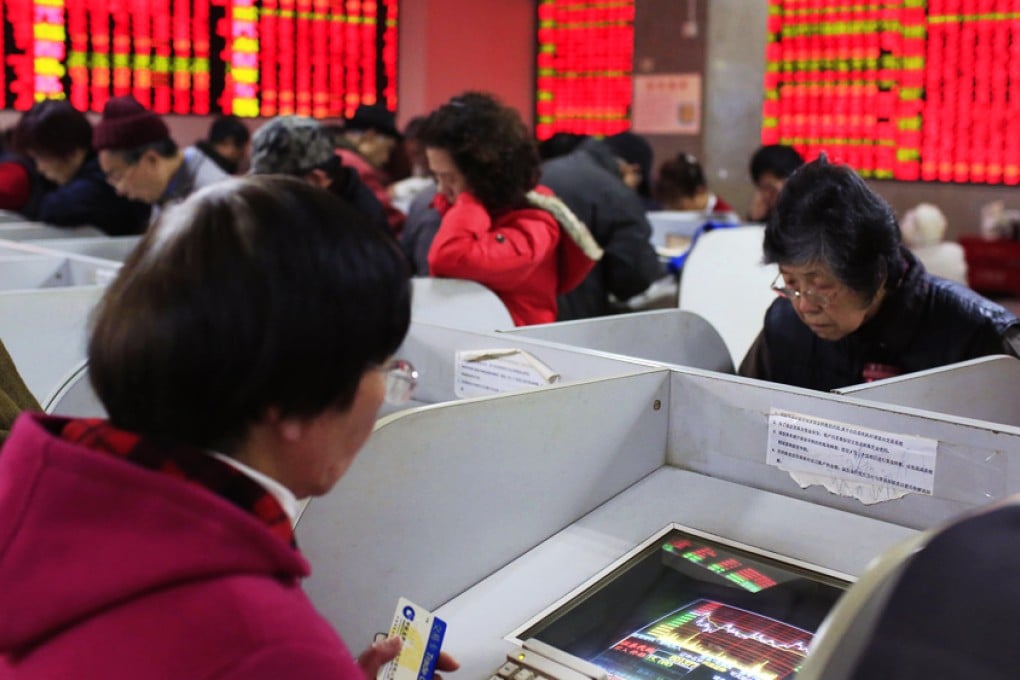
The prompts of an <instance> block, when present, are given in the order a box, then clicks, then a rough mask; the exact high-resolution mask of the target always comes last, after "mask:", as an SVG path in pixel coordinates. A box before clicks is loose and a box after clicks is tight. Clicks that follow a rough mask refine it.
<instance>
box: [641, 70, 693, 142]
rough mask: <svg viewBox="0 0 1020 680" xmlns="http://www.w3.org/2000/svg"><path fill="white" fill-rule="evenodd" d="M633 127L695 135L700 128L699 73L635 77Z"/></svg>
mask: <svg viewBox="0 0 1020 680" xmlns="http://www.w3.org/2000/svg"><path fill="white" fill-rule="evenodd" d="M632 127H633V128H634V132H637V133H640V134H687V135H696V134H698V132H699V131H700V130H701V75H700V74H698V73H664V74H658V75H648V76H634V104H633V125H632Z"/></svg>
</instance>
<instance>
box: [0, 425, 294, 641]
mask: <svg viewBox="0 0 1020 680" xmlns="http://www.w3.org/2000/svg"><path fill="white" fill-rule="evenodd" d="M64 422H65V421H64V419H61V418H54V417H50V416H45V415H40V414H32V415H22V416H21V417H20V418H19V420H18V421H17V423H16V424H15V426H14V428H13V430H12V432H11V436H10V438H9V439H8V440H7V443H6V444H5V446H4V448H3V450H2V451H0V611H2V612H4V615H3V616H0V653H5V652H10V651H12V650H17V649H19V648H22V647H25V646H29V645H32V644H33V642H35V641H38V640H41V639H42V638H45V637H47V636H48V635H50V634H52V633H53V632H55V631H57V630H59V629H62V628H64V627H66V626H68V625H70V624H73V623H74V622H76V621H78V620H81V619H85V618H88V617H90V616H91V615H94V614H95V613H97V612H99V611H101V610H103V609H105V608H107V607H109V606H111V605H115V604H117V603H119V602H122V601H127V600H131V599H133V598H135V597H138V596H140V595H142V594H144V593H146V592H150V591H153V590H157V589H159V588H162V587H167V586H173V585H175V584H181V583H187V582H197V581H202V580H205V579H209V578H215V577H218V576H223V575H228V574H270V575H275V576H276V577H278V578H281V579H284V580H288V579H289V580H295V579H298V578H301V577H304V576H306V575H307V574H308V564H307V562H306V561H305V560H304V558H303V557H302V556H301V555H300V553H298V552H297V551H296V550H294V549H293V548H292V547H291V546H290V545H288V544H286V543H284V542H283V541H267V540H266V530H265V527H264V525H263V524H262V523H261V522H260V521H259V520H258V519H257V518H256V517H254V516H252V515H250V514H248V513H246V512H245V511H244V510H242V509H240V508H238V507H236V506H234V505H233V504H231V503H230V502H229V501H227V500H225V499H222V498H220V497H218V496H216V495H215V494H213V493H212V492H210V491H208V490H206V489H204V488H202V487H200V486H198V485H195V484H189V483H182V482H181V481H180V480H178V479H175V478H173V477H170V476H168V475H165V474H163V473H159V472H153V471H150V470H147V469H144V468H141V467H139V466H136V465H134V464H132V463H130V462H127V461H124V460H120V459H118V458H116V457H114V456H112V455H108V454H105V453H102V452H95V451H92V450H89V449H87V448H84V447H82V446H79V445H77V444H74V443H71V442H67V441H64V440H61V439H60V438H59V437H58V436H56V435H55V434H54V433H55V432H59V431H60V428H61V426H62V425H63V423H64ZM129 509H130V510H129ZM214 517H215V519H213V518H214Z"/></svg>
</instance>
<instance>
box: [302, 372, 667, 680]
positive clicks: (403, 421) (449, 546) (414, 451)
mask: <svg viewBox="0 0 1020 680" xmlns="http://www.w3.org/2000/svg"><path fill="white" fill-rule="evenodd" d="M668 386H669V375H668V373H667V372H666V371H663V370H655V371H650V372H646V373H643V374H638V375H630V376H620V377H615V378H605V379H599V380H593V381H588V382H584V383H577V384H570V385H556V386H551V387H547V388H541V389H537V390H534V391H531V392H526V393H515V394H508V395H503V396H497V397H485V398H480V399H470V400H464V401H460V402H455V403H447V404H438V405H435V406H429V407H425V408H422V409H414V410H411V411H405V412H403V413H398V414H395V415H393V416H390V417H389V418H386V419H383V420H382V421H380V422H379V423H378V425H377V427H376V431H375V433H374V434H373V435H372V437H371V438H370V439H369V441H368V444H367V445H366V446H365V448H364V450H363V451H362V452H361V453H360V454H359V456H358V458H357V459H356V460H355V462H354V464H353V465H352V467H351V469H350V470H349V471H348V473H347V474H346V475H345V476H344V478H343V479H341V480H340V483H339V484H338V485H337V486H336V488H334V489H333V490H332V491H331V492H329V493H328V494H327V495H325V496H323V497H322V498H317V499H314V500H312V501H311V502H310V503H309V504H308V507H307V508H306V509H305V511H304V513H303V515H302V516H301V519H300V521H299V522H298V525H297V536H298V542H299V544H300V545H301V546H302V549H303V550H304V552H305V554H306V555H307V556H308V559H309V560H310V561H311V563H312V565H313V573H312V576H311V577H310V578H309V579H308V580H307V581H306V582H305V591H306V592H307V593H308V595H309V597H311V599H312V600H313V602H315V605H316V607H317V608H318V609H319V611H321V612H322V613H323V614H324V615H325V616H326V618H327V619H329V620H330V621H331V622H332V623H333V625H334V626H336V627H337V629H338V630H339V631H340V633H341V635H342V636H343V637H344V639H345V640H347V642H348V643H349V644H350V645H351V646H352V647H354V648H360V647H361V646H363V645H365V644H367V643H368V642H369V641H370V639H371V635H372V633H374V632H375V631H378V630H386V629H387V627H388V625H389V621H390V618H391V615H392V612H393V607H394V606H395V604H396V602H397V598H398V597H400V596H406V597H408V598H410V599H411V600H412V601H414V602H417V603H418V604H420V605H422V606H424V607H427V608H435V607H437V606H439V605H440V604H442V603H443V602H445V601H447V600H449V599H450V598H452V597H454V596H455V595H457V594H459V593H461V592H463V591H464V590H465V589H466V588H468V587H469V586H470V585H472V584H474V583H477V582H478V581H480V580H481V579H483V578H485V577H486V576H488V575H489V574H491V573H493V572H494V571H496V570H498V569H500V568H501V567H503V566H504V565H506V564H507V563H508V562H510V561H511V560H513V559H515V558H517V557H518V556H520V555H521V554H522V553H524V552H526V551H528V550H530V549H531V548H532V547H534V546H535V545H537V544H538V543H540V542H542V541H543V540H545V539H546V538H548V537H549V536H551V535H552V534H555V533H556V532H558V531H561V530H562V529H563V528H565V527H566V526H568V525H570V524H571V523H572V522H574V521H576V520H577V519H578V518H580V517H582V516H583V515H585V514H587V513H588V512H590V511H591V510H593V509H594V508H596V507H598V506H599V505H600V504H602V503H604V502H605V501H607V500H609V499H610V498H612V497H613V496H615V495H616V494H618V493H620V492H621V491H623V490H624V489H626V488H627V487H629V486H630V485H632V484H634V483H635V482H637V481H638V480H640V479H642V478H643V477H645V476H647V475H648V474H649V473H651V472H652V471H654V470H655V469H657V468H659V467H661V466H662V464H663V462H664V460H665V445H666V430H667V426H668V423H667V421H666V413H667V412H668V408H667V404H668V396H669V395H668ZM472 677H474V676H472Z"/></svg>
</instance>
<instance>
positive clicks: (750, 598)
mask: <svg viewBox="0 0 1020 680" xmlns="http://www.w3.org/2000/svg"><path fill="white" fill-rule="evenodd" d="M848 585H849V583H848V580H847V577H845V576H842V575H839V574H834V573H833V572H830V571H827V570H824V569H821V568H813V567H811V566H809V565H804V564H798V563H796V562H794V561H792V560H784V559H783V558H782V557H780V556H777V555H773V554H770V553H766V552H765V551H762V550H759V549H756V548H754V547H751V546H742V545H739V544H735V543H733V542H731V541H727V540H725V539H722V538H719V537H715V536H710V535H708V534H704V533H702V532H697V531H694V530H692V529H687V528H684V527H678V526H675V525H674V526H672V527H668V528H667V529H665V530H663V532H661V533H660V534H658V535H657V536H656V537H654V538H653V539H652V540H651V541H650V542H648V543H647V544H646V545H645V546H643V547H642V548H639V549H638V550H637V551H636V552H635V554H633V555H632V556H630V557H629V558H627V559H625V561H623V563H621V564H620V565H619V566H617V567H616V568H614V569H612V570H611V571H610V572H609V573H607V574H606V575H604V576H602V577H600V578H598V579H597V580H596V581H595V582H594V583H591V584H589V585H588V586H586V587H584V588H583V589H581V590H580V592H578V593H576V594H573V595H572V596H569V597H568V598H566V599H565V600H564V601H563V602H562V603H561V604H560V605H559V606H556V607H554V608H553V609H552V610H551V611H548V612H545V613H544V614H543V615H542V616H540V618H539V620H538V621H537V622H536V623H533V624H529V625H528V626H527V627H526V628H524V629H522V630H521V631H519V632H518V637H519V638H521V639H529V638H537V639H538V640H541V641H542V642H545V643H547V644H550V645H552V646H554V647H556V648H558V649H560V650H562V651H564V652H567V653H569V654H572V655H574V656H576V657H579V658H581V659H585V660H586V661H590V662H592V663H594V664H596V665H598V666H601V667H602V668H604V669H605V670H606V671H607V672H608V673H609V675H610V677H612V678H619V679H621V680H639V679H640V680H673V679H674V678H686V679H687V680H783V679H785V678H792V677H794V676H795V675H796V673H797V670H798V669H799V668H800V665H801V663H802V662H803V660H804V657H805V655H806V654H807V650H808V646H809V645H810V643H811V638H812V636H813V635H814V631H815V630H816V629H817V628H818V626H819V625H820V624H821V622H822V620H823V619H824V618H825V615H826V614H827V613H828V612H829V610H830V609H831V608H832V607H833V605H835V603H836V600H837V599H839V596H840V595H841V594H842V593H843V591H844V589H845V588H846V587H847V586H848Z"/></svg>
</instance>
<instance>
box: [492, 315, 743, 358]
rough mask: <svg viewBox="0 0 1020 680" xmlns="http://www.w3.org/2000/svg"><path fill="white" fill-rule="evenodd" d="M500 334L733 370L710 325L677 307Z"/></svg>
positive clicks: (525, 327) (541, 326) (527, 328)
mask: <svg viewBox="0 0 1020 680" xmlns="http://www.w3.org/2000/svg"><path fill="white" fill-rule="evenodd" d="M502 334H504V335H515V336H521V337H527V338H536V339H540V340H546V341H549V342H555V343H559V344H563V345H567V346H572V347H580V348H584V349H591V350H597V351H600V352H608V353H612V354H616V355H618V356H623V357H632V358H638V359H645V360H648V361H652V362H656V363H661V364H665V365H672V366H692V367H695V368H703V369H706V370H711V371H720V372H722V373H733V362H732V361H731V360H730V353H729V350H728V349H727V348H726V344H725V343H724V342H723V339H722V337H721V336H720V335H719V333H718V332H717V331H716V330H715V328H713V327H712V324H710V323H709V322H708V321H706V320H705V319H704V317H702V316H701V315H699V314H695V313H694V312H689V311H686V310H682V309H660V310H653V311H646V312H634V313H632V314H618V315H613V316H602V317H596V318H593V319H579V320H577V321H561V322H558V323H550V324H541V325H537V326H523V327H521V328H515V329H511V330H508V331H503V333H502Z"/></svg>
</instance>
